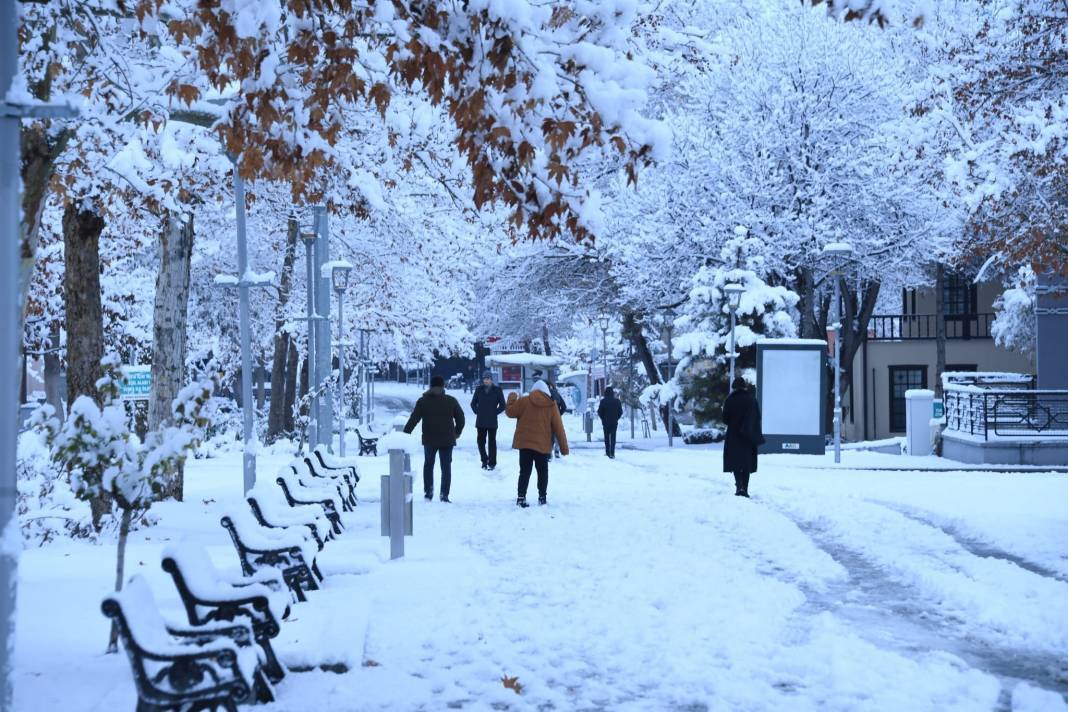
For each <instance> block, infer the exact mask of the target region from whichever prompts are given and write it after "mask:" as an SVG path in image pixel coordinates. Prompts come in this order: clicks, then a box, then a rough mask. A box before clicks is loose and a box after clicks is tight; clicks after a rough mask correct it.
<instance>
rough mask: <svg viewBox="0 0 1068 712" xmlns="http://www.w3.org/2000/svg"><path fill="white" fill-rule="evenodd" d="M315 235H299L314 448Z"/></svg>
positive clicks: (316, 439) (316, 432) (316, 405)
mask: <svg viewBox="0 0 1068 712" xmlns="http://www.w3.org/2000/svg"><path fill="white" fill-rule="evenodd" d="M315 236H316V231H315V230H312V231H310V232H302V233H301V235H300V237H301V239H302V240H303V241H304V253H305V259H306V260H307V272H308V309H307V320H308V356H307V359H308V360H307V370H308V392H309V393H311V394H312V397H311V399H310V400H309V401H308V442H309V443H310V444H311V448H312V449H314V448H315V446H316V445H318V444H319V397H318V396H317V395H315V390H316V383H315V363H316V361H315V339H316V338H317V337H316V332H317V329H316V323H315V320H316V318H317V317H318V310H317V309H316V308H315V254H314V250H315Z"/></svg>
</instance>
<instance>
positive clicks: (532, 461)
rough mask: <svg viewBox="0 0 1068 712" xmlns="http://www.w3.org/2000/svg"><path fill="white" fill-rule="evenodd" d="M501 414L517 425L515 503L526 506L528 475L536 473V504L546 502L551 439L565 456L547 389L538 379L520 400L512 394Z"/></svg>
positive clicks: (561, 427)
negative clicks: (517, 488) (517, 463)
mask: <svg viewBox="0 0 1068 712" xmlns="http://www.w3.org/2000/svg"><path fill="white" fill-rule="evenodd" d="M504 412H505V415H507V416H508V417H509V418H515V419H517V420H518V421H519V422H518V423H516V426H515V437H514V438H512V448H513V449H516V450H518V451H519V496H518V497H517V498H516V500H515V503H516V505H518V506H520V507H528V506H530V505H528V504H527V486H528V485H529V484H530V472H531V470H532V469H535V468H536V469H537V471H538V504H545V503H546V499H545V497H546V490H547V489H548V487H549V455H550V454H551V453H552V451H553V436H554V435H555V436H556V439H557V441H558V442H559V443H560V454H561V455H567V454H568V453H569V450H568V447H567V433H565V432H564V421H563V420H561V418H560V411H559V409H558V408H557V407H556V402H555V401H554V400H553V398H552V394H551V391H550V390H549V386H548V385H546V383H545V381H542V380H538V381H535V382H534V386H533V387H532V388H531V389H530V393H529V394H528V395H525V396H523V397H522V398H520V397H518V396H517V394H515V393H512V394H511V395H510V396H508V406H507V408H505V411H504Z"/></svg>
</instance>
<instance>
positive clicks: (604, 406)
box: [597, 386, 623, 460]
mask: <svg viewBox="0 0 1068 712" xmlns="http://www.w3.org/2000/svg"><path fill="white" fill-rule="evenodd" d="M597 417H598V418H600V419H601V427H602V428H604V454H605V455H608V457H610V458H612V459H613V460H614V459H615V457H616V428H618V427H619V419H620V418H622V417H623V404H622V403H621V402H620V401H619V399H618V398H616V389H614V388H612V386H608V387H607V388H605V389H604V397H603V398H601V402H600V404H599V405H598V406H597Z"/></svg>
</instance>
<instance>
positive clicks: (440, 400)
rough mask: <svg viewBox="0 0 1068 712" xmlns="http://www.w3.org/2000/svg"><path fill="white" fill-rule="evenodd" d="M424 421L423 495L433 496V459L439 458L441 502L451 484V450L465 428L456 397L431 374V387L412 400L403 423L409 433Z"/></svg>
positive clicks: (437, 377) (462, 413) (443, 380)
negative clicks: (405, 420) (446, 391)
mask: <svg viewBox="0 0 1068 712" xmlns="http://www.w3.org/2000/svg"><path fill="white" fill-rule="evenodd" d="M419 421H422V422H423V496H424V497H425V498H426V500H427V501H430V500H432V499H434V459H435V458H438V459H439V460H440V461H441V495H440V499H441V501H442V502H448V501H449V488H450V486H451V485H452V449H453V448H454V447H456V440H457V438H459V437H460V433H462V432H463V429H464V411H463V408H461V407H460V404H459V403H457V402H456V399H455V398H453V397H452V396H450V395H447V394H446V393H445V379H444V378H442V377H441V376H434V377H433V378H431V379H430V389H429V390H428V391H427V392H426V393H424V394H423V395H422V396H421V397H420V398H419V400H418V401H416V403H415V408H414V409H413V410H412V415H411V417H410V418H408V422H407V423H406V424H405V425H404V432H406V433H411V432H412V431H413V430H415V426H416V425H418V424H419Z"/></svg>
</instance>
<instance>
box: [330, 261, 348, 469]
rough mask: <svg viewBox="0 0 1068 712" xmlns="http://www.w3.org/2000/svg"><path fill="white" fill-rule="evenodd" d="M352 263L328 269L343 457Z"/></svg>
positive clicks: (339, 440)
mask: <svg viewBox="0 0 1068 712" xmlns="http://www.w3.org/2000/svg"><path fill="white" fill-rule="evenodd" d="M350 272H352V265H350V264H348V263H346V262H335V263H334V264H332V265H331V269H330V283H331V285H332V286H333V288H334V293H335V294H336V295H337V410H338V454H340V455H341V457H345V421H346V418H345V300H344V299H343V297H344V296H345V290H347V289H348V288H349V273H350Z"/></svg>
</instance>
